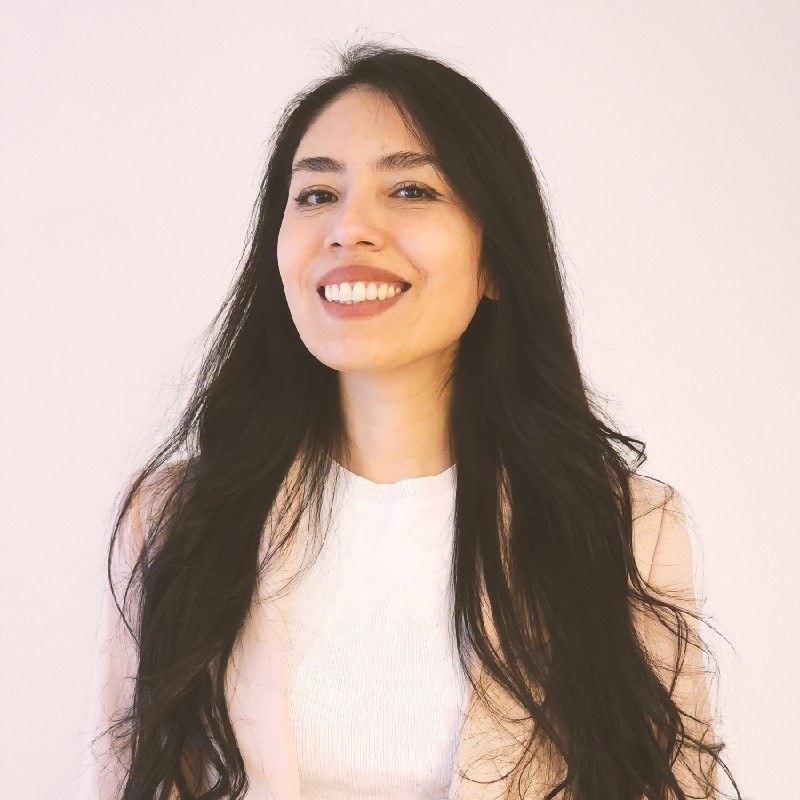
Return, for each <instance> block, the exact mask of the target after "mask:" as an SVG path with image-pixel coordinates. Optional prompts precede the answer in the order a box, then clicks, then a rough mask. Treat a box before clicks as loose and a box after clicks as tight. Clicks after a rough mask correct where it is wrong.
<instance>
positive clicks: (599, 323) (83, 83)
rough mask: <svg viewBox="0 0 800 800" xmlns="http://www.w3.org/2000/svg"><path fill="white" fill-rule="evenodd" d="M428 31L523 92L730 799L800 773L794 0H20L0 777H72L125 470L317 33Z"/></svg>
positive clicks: (0, 49)
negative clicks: (714, 664)
mask: <svg viewBox="0 0 800 800" xmlns="http://www.w3.org/2000/svg"><path fill="white" fill-rule="evenodd" d="M370 38H376V39H378V40H380V41H383V42H386V43H388V44H396V45H411V46H414V47H419V48H421V49H423V50H426V51H427V52H430V53H431V54H432V55H434V56H439V57H442V58H444V59H445V60H449V61H451V62H452V63H454V65H455V66H456V67H457V68H459V69H461V70H462V71H464V72H466V73H467V74H468V75H469V76H470V77H472V78H473V79H475V80H477V81H478V82H479V83H480V84H481V85H482V86H483V87H484V88H485V89H486V90H487V91H488V92H489V93H490V94H491V95H492V96H493V97H494V98H495V99H496V100H497V101H498V102H499V103H500V104H501V105H502V106H503V107H504V108H505V109H506V111H507V112H508V113H509V115H510V116H511V118H512V119H513V120H515V122H516V123H517V125H518V126H519V128H520V130H521V131H522V133H523V135H524V136H525V138H526V140H527V142H528V143H529V145H530V147H531V149H532V152H533V154H534V155H535V158H536V161H537V164H538V167H539V170H540V176H541V177H542V179H543V181H544V185H545V189H546V192H547V195H548V197H549V200H550V204H551V207H552V211H553V216H554V221H555V224H556V227H557V232H558V236H559V240H560V244H561V248H562V252H563V255H564V261H565V266H566V269H567V272H568V276H569V280H570V289H571V294H572V299H571V302H572V305H573V308H574V314H575V323H576V330H577V335H578V341H579V343H580V348H581V358H582V363H583V366H584V370H585V372H586V374H587V375H588V376H589V378H590V379H591V381H592V383H593V385H594V386H596V387H597V388H598V389H599V390H600V391H601V392H602V393H603V394H605V395H608V396H609V398H610V399H611V406H610V411H611V413H612V414H613V415H614V417H615V419H616V420H617V422H618V423H619V424H620V425H621V426H622V427H623V429H624V430H625V431H626V432H628V433H631V434H633V435H637V436H639V437H640V438H642V439H644V440H645V442H646V443H647V446H648V453H649V460H648V462H647V464H646V465H645V467H644V471H645V472H647V473H649V474H652V475H655V476H658V477H660V478H662V479H663V480H665V481H667V482H669V483H671V484H673V485H674V486H675V487H676V488H677V489H678V490H679V491H680V492H681V493H682V494H683V495H684V497H685V498H686V500H687V503H688V506H689V510H690V511H691V513H692V516H693V520H694V525H695V527H696V530H697V534H698V536H699V546H700V547H701V548H702V550H701V552H700V553H699V556H700V560H699V567H700V568H701V571H702V588H703V592H704V594H705V596H706V597H707V603H706V607H705V610H706V612H707V613H710V614H711V615H712V619H713V620H714V621H715V623H716V624H717V626H718V628H719V630H720V631H721V633H723V634H724V635H725V636H727V637H728V639H729V640H730V642H731V643H732V645H733V647H734V648H735V652H734V651H732V650H731V649H730V647H728V646H727V645H726V644H725V642H724V641H722V640H719V641H714V642H712V645H714V646H715V647H716V649H717V653H718V657H719V659H720V670H721V680H720V682H719V685H718V705H719V710H720V712H721V713H722V715H723V719H724V725H723V727H722V729H721V734H722V735H723V737H724V738H725V740H726V741H727V742H728V750H727V756H728V758H729V762H730V764H731V766H732V767H733V768H734V774H735V775H736V777H737V780H738V782H739V784H740V787H741V789H742V790H743V792H744V794H745V795H746V796H747V797H749V798H763V800H767V799H768V798H776V797H788V796H790V795H791V794H792V793H793V792H794V791H795V790H796V784H797V782H798V778H796V777H795V776H794V772H795V770H796V765H795V764H794V762H793V759H792V755H793V752H791V751H793V750H794V748H793V747H792V748H791V751H790V743H789V742H790V739H793V738H794V735H795V725H796V719H797V718H798V712H799V711H800V708H798V704H797V700H796V697H795V680H796V678H792V675H796V669H797V663H798V656H800V650H799V648H798V643H797V639H798V635H797V627H798V626H797V613H798V602H797V594H796V577H795V576H796V574H797V561H798V555H800V549H798V544H797V540H798V534H799V533H800V530H799V529H800V525H798V511H797V500H798V495H800V492H798V488H797V487H798V468H797V452H798V445H800V437H798V431H797V428H798V415H797V411H798V407H799V403H798V399H799V398H798V365H800V353H799V352H798V332H799V331H798V316H799V315H798V312H797V305H798V299H799V298H800V279H798V275H799V274H800V263H798V252H800V236H799V234H798V232H799V231H800V226H799V225H798V222H797V217H798V210H799V208H798V186H799V185H800V159H798V153H800V147H799V146H798V143H800V124H799V122H800V102H799V100H800V80H798V79H799V77H800V58H799V57H798V54H800V6H799V5H798V4H797V3H796V2H791V1H789V0H787V1H785V2H777V1H776V2H766V3H763V2H718V1H714V2H712V1H710V0H708V1H705V0H700V1H699V2H633V1H632V2H591V3H585V2H569V3H562V2H555V0H554V1H553V2H530V3H525V4H523V3H510V2H503V1H501V0H495V1H494V2H491V3H488V2H481V3H465V2H464V0H459V1H458V2H456V0H451V1H450V2H440V3H431V2H427V1H426V2H419V0H406V2H403V3H394V2H392V3H390V2H384V1H383V0H378V1H377V2H369V3H367V2H363V3H358V2H339V3H322V2H315V1H313V0H305V2H302V3H297V4H291V3H290V4H285V5H284V4H278V3H268V2H231V3H213V2H170V1H169V0H167V1H166V2H158V3H156V2H140V3H136V4H132V3H131V4H129V3H122V2H99V0H95V1H94V2H71V3H58V2H37V1H36V0H25V2H22V0H17V1H16V2H12V1H11V0H6V2H5V3H3V4H2V8H1V9H0V114H1V119H0V125H2V128H1V134H0V182H1V183H0V185H1V186H2V188H1V189H0V204H1V205H0V225H1V226H2V228H1V229H0V257H1V258H2V286H1V290H2V307H1V308H0V312H1V313H2V323H1V324H2V329H1V331H0V348H1V355H2V372H1V373H0V402H1V403H2V455H1V458H2V462H1V464H0V501H1V502H2V505H1V507H0V514H1V518H0V521H1V522H2V553H1V555H2V559H1V561H0V568H1V569H2V574H1V575H0V601H1V602H2V642H1V643H0V644H1V648H2V649H1V655H0V659H1V660H0V679H1V680H2V687H1V693H0V713H1V714H2V732H1V734H0V795H2V796H3V797H6V798H10V797H15V798H17V797H25V798H32V799H34V798H35V799H38V798H41V800H54V798H57V799H58V800H62V798H63V799H64V800H68V799H69V798H72V797H74V795H75V792H76V790H77V765H78V762H79V756H80V749H81V747H82V736H81V729H82V726H83V724H84V717H85V714H86V710H87V702H88V692H89V670H90V667H91V663H92V659H93V650H92V648H93V645H94V636H95V630H96V625H97V621H98V614H99V600H100V594H101V592H102V591H103V589H104V586H105V555H106V554H105V547H106V544H107V541H108V536H109V534H110V524H111V520H112V512H113V510H114V505H115V503H116V501H117V499H118V493H119V492H120V490H121V489H122V486H123V483H124V481H125V480H126V478H127V477H128V476H129V475H130V474H131V473H132V472H133V470H135V469H136V468H137V467H138V466H140V465H141V463H142V462H143V460H144V457H145V455H146V454H147V453H149V452H150V448H151V447H152V446H153V445H154V444H155V443H156V442H157V441H158V440H159V436H160V434H162V433H164V432H165V431H166V428H165V425H166V424H167V423H169V422H171V421H173V420H174V418H175V414H176V413H177V411H178V409H179V404H178V401H179V399H180V398H181V397H183V396H184V395H183V394H181V392H180V391H179V390H178V386H179V383H180V381H181V380H182V379H183V378H185V377H187V375H188V374H189V373H190V372H191V368H192V367H193V366H194V365H195V363H196V362H195V360H194V358H195V355H196V352H197V347H196V345H197V342H198V341H199V337H200V336H201V335H202V333H203V331H204V329H205V328H206V326H207V325H208V324H209V323H210V322H211V319H212V316H213V314H214V313H215V312H216V310H217V308H218V307H219V305H220V304H221V302H222V299H223V295H224V293H225V292H226V291H227V289H228V287H229V285H230V283H231V281H232V279H233V276H234V274H235V271H236V269H237V266H238V263H239V259H240V256H241V254H242V250H243V247H244V243H245V236H246V232H247V226H248V223H249V219H250V214H251V210H252V206H253V203H254V201H255V198H256V194H257V188H258V183H259V180H260V177H261V171H262V169H263V166H264V163H265V158H266V153H267V150H266V144H267V140H268V138H269V135H270V133H271V132H272V130H273V127H274V125H275V123H276V122H277V120H278V115H279V113H280V111H281V110H282V108H283V106H284V104H285V103H286V101H287V100H288V99H289V98H290V96H291V95H293V94H294V93H295V92H297V91H298V90H300V89H302V88H304V87H305V86H306V85H307V83H308V82H309V81H311V80H312V79H315V78H317V77H319V76H322V75H327V74H329V72H330V71H331V70H332V69H334V68H335V67H336V59H335V57H334V55H333V54H332V49H331V48H332V47H339V48H341V47H343V46H345V45H347V44H353V43H356V42H358V41H362V40H364V39H370Z"/></svg>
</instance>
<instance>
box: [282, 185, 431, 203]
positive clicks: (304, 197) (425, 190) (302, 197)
mask: <svg viewBox="0 0 800 800" xmlns="http://www.w3.org/2000/svg"><path fill="white" fill-rule="evenodd" d="M405 191H413V192H421V193H422V196H421V197H406V199H407V200H411V201H412V202H414V201H417V202H418V201H420V200H435V199H436V198H437V197H438V196H439V193H438V192H437V191H436V190H435V189H431V188H430V187H428V186H425V185H424V184H422V183H404V184H403V185H402V186H398V187H397V189H395V190H394V192H393V193H392V194H393V195H394V194H397V193H398V192H405ZM315 195H331V196H332V195H333V192H329V191H328V190H327V189H306V190H305V191H302V192H300V194H299V195H297V197H295V198H294V201H295V204H296V205H298V206H308V207H311V206H319V205H325V203H324V202H314V203H310V202H308V199H309V198H310V197H314V196H315Z"/></svg>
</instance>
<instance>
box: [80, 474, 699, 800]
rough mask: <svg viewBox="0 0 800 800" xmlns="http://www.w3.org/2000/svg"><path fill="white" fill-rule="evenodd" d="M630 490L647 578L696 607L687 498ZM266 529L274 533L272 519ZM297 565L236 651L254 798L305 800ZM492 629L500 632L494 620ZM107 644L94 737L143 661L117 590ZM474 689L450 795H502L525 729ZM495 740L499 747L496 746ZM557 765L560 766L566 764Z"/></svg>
mask: <svg viewBox="0 0 800 800" xmlns="http://www.w3.org/2000/svg"><path fill="white" fill-rule="evenodd" d="M631 488H632V492H633V505H634V508H633V516H634V542H635V557H636V562H637V564H638V567H639V569H640V571H641V573H642V575H643V576H645V577H648V579H649V581H650V583H651V584H653V585H654V586H657V587H666V588H675V589H678V590H680V591H681V592H683V593H685V595H686V598H687V600H686V603H685V605H687V606H688V607H694V601H693V597H694V595H693V568H692V550H691V545H690V539H689V535H688V530H687V525H686V520H685V516H684V510H683V502H682V498H681V496H680V495H679V494H678V493H674V494H673V496H672V499H671V500H670V502H669V503H668V504H667V505H666V506H665V507H664V508H661V507H659V506H662V505H663V504H664V500H665V497H666V493H665V488H664V487H663V486H662V485H661V484H659V483H657V482H655V481H651V480H648V479H645V478H640V477H635V478H633V479H632V483H631ZM143 505H144V509H143V508H142V507H140V506H139V504H138V503H137V504H135V507H134V511H135V513H134V514H133V515H131V517H130V519H132V520H133V521H132V523H130V524H129V525H128V527H127V528H126V529H125V530H124V531H123V532H122V534H123V540H122V544H123V548H122V549H121V550H120V551H119V552H120V554H121V558H120V559H118V560H117V562H116V563H115V566H114V570H113V573H112V577H113V579H114V581H115V585H116V586H117V587H118V597H120V598H121V597H122V596H123V594H124V588H125V584H126V582H127V577H128V576H129V574H130V569H131V567H132V565H133V563H134V561H135V559H136V556H137V554H138V551H139V549H140V548H141V546H142V542H143V536H144V526H143V523H142V519H146V518H147V514H148V513H149V511H150V510H151V509H152V502H151V501H148V499H147V495H146V493H145V499H144V501H143ZM143 512H144V513H143ZM265 529H266V530H267V531H270V532H272V533H271V535H274V528H273V526H271V525H270V522H269V520H268V522H267V525H266V526H265ZM269 539H270V537H269V536H265V537H264V541H265V542H267V541H268V540H269ZM262 547H263V546H262ZM262 553H263V549H262ZM297 563H298V561H297V556H296V554H291V555H290V556H289V557H288V558H286V559H285V562H284V563H283V565H282V566H281V567H280V568H279V569H276V570H275V571H274V572H273V574H272V575H271V578H270V580H269V582H268V584H265V585H264V586H262V588H261V592H262V595H261V596H262V597H263V598H267V597H273V599H272V600H267V599H264V600H262V601H261V602H260V603H259V606H258V609H259V610H258V613H256V614H253V615H251V619H250V621H249V623H248V625H247V627H246V628H245V630H244V633H243V636H242V637H241V642H240V645H239V646H238V648H237V649H236V651H235V652H234V657H233V664H234V669H230V670H229V671H228V676H227V684H226V693H227V699H228V708H229V710H230V713H231V718H232V720H233V724H234V729H235V731H236V737H237V741H238V743H239V747H240V749H241V752H242V755H243V757H244V762H245V767H246V770H247V775H248V778H249V780H250V790H249V792H248V794H247V800H300V797H301V795H300V783H299V777H298V769H297V757H296V751H295V744H294V740H293V733H292V723H291V716H290V710H289V702H288V696H287V685H288V684H287V678H288V673H287V664H286V659H285V653H286V641H287V640H286V621H285V620H286V616H287V612H288V610H289V608H290V603H291V592H284V593H283V594H280V593H279V590H280V589H281V588H282V587H284V586H285V585H286V584H285V580H286V578H287V576H289V575H291V574H293V570H294V569H295V568H296V566H297ZM276 592H277V594H274V593H276ZM637 624H638V626H639V628H640V630H641V632H642V633H643V635H644V636H645V641H647V642H648V643H649V647H650V648H651V649H652V650H654V651H655V652H657V653H658V654H659V655H660V656H661V657H662V658H666V660H667V661H669V659H671V658H674V642H673V640H672V638H671V637H670V636H668V635H666V634H665V633H664V631H663V629H661V628H660V626H658V625H657V624H654V623H653V622H652V621H648V620H645V619H640V620H638V622H637ZM489 630H490V631H491V630H492V628H491V625H490V626H489ZM98 642H99V647H98V650H97V661H96V664H95V669H94V673H93V677H92V696H91V703H90V709H89V720H88V731H89V733H90V734H96V733H99V732H100V731H102V730H104V729H105V727H106V726H107V725H108V724H109V720H110V719H111V718H112V716H113V715H114V714H115V713H117V712H118V711H119V710H120V709H122V708H124V707H126V706H127V705H128V704H129V703H130V699H131V690H132V680H131V678H132V676H134V675H135V674H136V667H137V664H136V653H135V649H134V647H133V646H132V645H133V643H132V640H131V638H130V635H129V634H128V632H127V629H125V628H124V626H122V625H121V623H120V622H119V618H118V612H117V609H116V606H115V605H114V603H113V600H112V599H111V596H110V592H109V591H108V590H106V593H105V597H104V600H103V604H102V611H101V617H100V628H99V633H98ZM687 662H688V666H689V672H690V673H691V674H690V675H689V676H688V677H686V678H683V679H681V681H680V682H679V684H678V695H679V698H681V699H682V700H683V702H685V703H690V704H691V708H692V709H694V710H695V711H698V712H700V713H701V714H702V718H707V714H708V707H707V684H706V681H705V677H704V674H703V670H702V667H703V661H702V656H701V654H700V653H699V652H690V653H689V654H688V655H687ZM470 674H472V675H473V677H475V678H476V680H479V681H480V683H479V685H481V686H485V687H486V689H487V692H488V693H489V696H490V697H491V698H492V700H493V702H496V703H497V704H498V705H499V707H500V708H502V709H503V710H504V711H505V712H506V714H508V716H509V717H511V718H514V715H515V713H516V717H517V718H520V717H523V716H524V714H522V713H521V712H519V711H518V710H517V707H516V706H515V704H514V702H513V701H512V700H511V698H510V697H508V696H507V695H506V694H505V693H504V692H503V691H501V690H500V688H499V687H498V686H497V685H492V684H491V683H490V682H489V681H487V680H485V679H484V677H483V676H482V674H481V673H480V670H479V669H478V668H477V666H475V665H473V666H472V667H471V669H470ZM468 688H469V692H470V693H469V698H468V705H467V708H468V713H467V714H466V715H465V718H464V721H463V725H462V729H461V734H460V737H459V743H458V750H457V770H456V772H455V773H454V778H453V783H452V786H451V789H450V793H449V795H448V797H447V800H499V798H502V797H503V796H504V793H505V792H507V791H508V789H509V787H510V786H511V785H512V783H511V780H512V778H509V780H508V781H497V779H498V778H499V777H500V776H501V775H502V774H503V773H504V772H508V771H509V770H510V769H511V767H512V766H513V765H514V764H515V763H516V762H517V760H518V759H519V754H520V753H521V752H522V749H521V747H522V745H520V744H519V742H520V741H522V742H524V740H525V736H524V731H523V730H522V729H521V728H518V729H517V730H514V729H512V728H510V727H508V726H506V727H502V726H498V725H497V724H495V723H493V721H492V716H491V715H490V714H489V713H487V709H486V707H485V706H484V704H483V703H482V702H480V701H479V698H478V697H477V695H476V694H475V693H474V691H473V690H472V688H471V686H469V687H468ZM103 741H104V740H103ZM487 744H489V745H491V746H490V747H487ZM506 745H507V746H508V748H509V750H508V752H509V758H508V759H502V760H500V759H498V758H496V757H487V755H486V754H487V752H488V751H490V750H491V751H492V752H495V751H499V750H505V749H506V748H505V746H506ZM85 758H86V763H87V767H86V770H85V772H84V774H83V778H82V783H81V790H80V793H79V800H90V798H91V800H112V798H116V797H117V796H118V794H117V793H116V787H117V785H118V784H119V782H120V781H121V780H122V778H123V776H124V774H125V770H124V765H123V764H122V763H121V762H120V761H119V760H117V759H116V758H114V757H112V756H111V755H110V751H109V748H108V746H107V744H103V743H98V744H97V745H96V747H95V749H94V750H89V749H88V748H87V749H86V750H85ZM122 760H123V761H124V758H123V759H122ZM554 769H555V770H556V771H558V769H559V767H558V766H556V767H554ZM462 774H463V775H465V778H464V779H462V778H461V777H460V776H461V775H462ZM552 774H553V773H551V775H552ZM530 777H531V783H530V785H529V787H528V790H527V791H526V794H525V798H528V799H529V800H532V799H533V798H541V797H543V796H544V795H545V794H546V787H547V783H546V777H545V770H544V765H540V766H539V768H538V769H537V770H536V771H535V772H534V774H533V775H532V776H530ZM685 780H686V781H687V786H691V785H692V784H691V783H689V782H688V779H685ZM493 781H496V782H493ZM548 788H552V787H548Z"/></svg>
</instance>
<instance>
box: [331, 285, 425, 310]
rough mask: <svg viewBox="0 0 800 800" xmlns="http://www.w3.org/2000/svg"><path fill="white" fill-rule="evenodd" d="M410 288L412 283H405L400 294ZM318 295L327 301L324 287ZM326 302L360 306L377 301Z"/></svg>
mask: <svg viewBox="0 0 800 800" xmlns="http://www.w3.org/2000/svg"><path fill="white" fill-rule="evenodd" d="M410 288H411V284H410V283H403V286H402V288H401V289H400V294H404V293H405V292H407V291H408V290H409V289H410ZM317 294H318V295H319V296H320V297H321V298H322V299H323V300H325V287H324V286H320V287H319V288H318V289H317ZM395 297H397V295H395ZM325 302H326V303H331V304H332V305H358V304H360V303H372V302H375V301H373V300H358V301H356V302H355V303H354V302H353V301H352V300H351V301H348V302H346V303H340V302H339V301H338V300H325ZM380 302H383V301H380Z"/></svg>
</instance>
